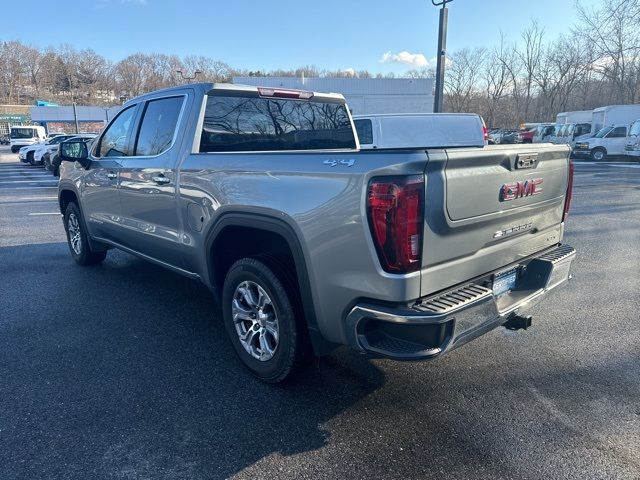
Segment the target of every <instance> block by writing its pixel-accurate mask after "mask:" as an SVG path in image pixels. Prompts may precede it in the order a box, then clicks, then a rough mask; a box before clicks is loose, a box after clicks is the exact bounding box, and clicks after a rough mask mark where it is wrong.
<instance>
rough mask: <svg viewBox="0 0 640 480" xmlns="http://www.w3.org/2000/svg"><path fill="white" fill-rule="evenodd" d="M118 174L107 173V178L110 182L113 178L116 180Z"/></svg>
mask: <svg viewBox="0 0 640 480" xmlns="http://www.w3.org/2000/svg"><path fill="white" fill-rule="evenodd" d="M117 176H118V174H117V173H113V172H109V173H107V178H108V179H110V180H113V179H114V178H117Z"/></svg>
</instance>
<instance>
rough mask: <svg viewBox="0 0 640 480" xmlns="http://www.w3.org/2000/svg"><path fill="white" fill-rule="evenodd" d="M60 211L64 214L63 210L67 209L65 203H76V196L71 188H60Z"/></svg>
mask: <svg viewBox="0 0 640 480" xmlns="http://www.w3.org/2000/svg"><path fill="white" fill-rule="evenodd" d="M59 201H60V213H62V214H63V215H64V212H65V211H66V210H67V205H69V203H71V202H76V203H78V197H76V194H75V192H73V191H71V190H62V191H61V192H60V198H59Z"/></svg>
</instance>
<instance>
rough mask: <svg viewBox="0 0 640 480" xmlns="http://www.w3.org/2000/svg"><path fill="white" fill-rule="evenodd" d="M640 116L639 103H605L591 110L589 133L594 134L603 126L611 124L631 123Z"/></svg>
mask: <svg viewBox="0 0 640 480" xmlns="http://www.w3.org/2000/svg"><path fill="white" fill-rule="evenodd" d="M639 118H640V104H636V105H607V106H606V107H599V108H595V109H594V110H593V115H592V117H591V134H592V135H595V134H596V133H598V132H599V131H600V130H601V129H602V128H604V127H610V126H612V125H620V124H624V125H631V124H632V123H633V122H635V121H636V120H638V119H639Z"/></svg>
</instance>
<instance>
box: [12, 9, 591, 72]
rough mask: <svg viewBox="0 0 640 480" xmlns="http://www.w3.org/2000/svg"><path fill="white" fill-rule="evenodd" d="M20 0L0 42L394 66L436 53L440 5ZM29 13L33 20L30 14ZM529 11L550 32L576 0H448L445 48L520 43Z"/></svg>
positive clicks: (377, 68) (256, 62)
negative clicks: (501, 41)
mask: <svg viewBox="0 0 640 480" xmlns="http://www.w3.org/2000/svg"><path fill="white" fill-rule="evenodd" d="M581 2H582V3H583V4H586V5H599V4H601V2H602V0H581ZM26 5H27V4H24V3H22V2H16V1H12V2H8V4H6V5H4V6H3V9H2V11H3V13H4V15H3V17H4V18H9V19H21V20H20V21H6V22H3V25H2V29H1V30H0V40H13V39H17V40H21V41H23V42H25V43H30V44H32V45H34V46H38V47H45V46H49V45H52V46H58V45H60V44H63V43H69V44H71V45H73V46H75V47H77V48H79V49H82V48H92V49H94V50H95V51H97V52H98V53H101V54H102V55H104V56H106V57H107V58H109V59H111V60H114V61H117V60H119V59H121V58H124V57H125V56H127V55H129V54H131V53H135V52H138V51H141V52H146V53H151V52H161V53H167V54H177V55H180V56H185V55H190V54H195V55H206V56H210V57H213V58H216V59H220V60H223V61H225V62H227V63H229V64H230V65H231V66H233V67H237V68H248V69H252V70H256V69H261V70H271V69H276V68H292V67H298V66H301V65H307V64H311V65H316V66H317V67H319V68H321V69H322V68H325V69H331V70H335V69H343V70H344V69H348V68H353V69H356V70H360V69H367V70H369V71H372V72H374V73H378V72H381V73H387V72H391V71H392V72H394V73H396V74H401V73H403V72H406V71H407V70H409V69H411V68H415V67H416V66H418V67H419V66H421V65H424V60H426V61H427V62H430V61H431V59H432V58H433V57H434V56H435V53H436V41H437V29H438V9H437V8H435V7H433V6H432V5H431V1H430V0H396V1H390V0H323V1H322V2H317V1H304V0H303V1H300V0H298V1H294V0H274V1H265V0H261V1H258V0H235V1H229V0H226V1H217V0H193V1H189V0H182V1H171V0H83V1H82V2H78V1H71V0H57V1H55V2H52V1H49V0H36V1H33V2H29V7H27V6H26ZM36 5H37V6H36ZM79 5H82V7H80V6H79ZM29 11H33V13H34V14H33V22H30V21H27V19H28V18H30V17H31V15H30V14H29ZM531 19H537V20H538V21H539V23H540V24H541V25H544V27H545V29H546V32H547V38H548V39H553V38H555V37H556V36H557V35H558V34H560V33H562V32H566V31H568V29H569V28H570V26H571V25H572V24H573V23H574V22H575V20H576V12H575V7H574V0H453V2H452V3H450V4H449V36H448V51H450V52H451V51H455V50H457V49H460V48H463V47H474V46H491V45H493V44H495V43H497V42H498V41H499V38H500V31H502V32H504V33H505V34H506V35H507V38H508V39H509V40H512V41H517V40H518V39H519V36H520V32H521V31H522V29H523V28H524V27H525V26H526V25H527V24H528V23H529V22H530V21H531ZM31 26H32V27H33V28H29V27H31ZM55 26H57V28H55ZM401 52H408V53H409V54H411V55H406V54H402V55H400V54H401ZM385 54H387V55H385ZM422 56H424V59H423V57H422Z"/></svg>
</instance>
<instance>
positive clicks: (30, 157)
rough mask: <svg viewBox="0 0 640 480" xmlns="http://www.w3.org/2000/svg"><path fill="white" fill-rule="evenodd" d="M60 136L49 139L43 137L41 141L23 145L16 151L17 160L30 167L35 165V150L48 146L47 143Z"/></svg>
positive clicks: (55, 135) (57, 134) (52, 136)
mask: <svg viewBox="0 0 640 480" xmlns="http://www.w3.org/2000/svg"><path fill="white" fill-rule="evenodd" d="M61 135H62V134H60V133H56V134H53V135H51V136H49V137H45V138H44V139H43V140H40V141H38V142H35V143H31V144H29V145H25V146H24V147H20V149H19V150H18V159H19V160H20V161H21V162H23V163H29V164H31V165H35V162H34V154H35V152H36V150H38V149H39V148H41V147H43V146H45V145H47V144H49V142H52V141H55V139H56V138H57V137H59V136H61Z"/></svg>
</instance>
